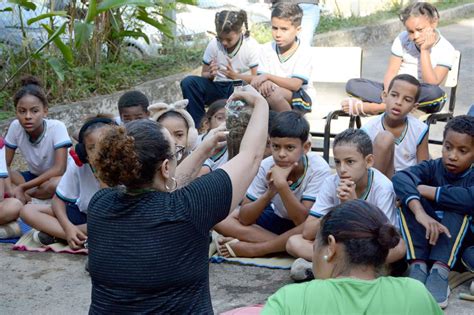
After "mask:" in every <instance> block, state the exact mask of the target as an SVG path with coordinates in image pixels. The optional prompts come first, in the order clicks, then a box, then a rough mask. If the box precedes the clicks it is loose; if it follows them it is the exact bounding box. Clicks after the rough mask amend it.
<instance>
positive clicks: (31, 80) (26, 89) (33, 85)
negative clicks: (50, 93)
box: [13, 76, 48, 108]
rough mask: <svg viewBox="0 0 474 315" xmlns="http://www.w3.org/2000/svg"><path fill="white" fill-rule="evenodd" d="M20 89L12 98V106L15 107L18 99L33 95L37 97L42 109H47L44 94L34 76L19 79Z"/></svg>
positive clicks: (46, 100) (39, 82)
mask: <svg viewBox="0 0 474 315" xmlns="http://www.w3.org/2000/svg"><path fill="white" fill-rule="evenodd" d="M20 82H21V88H20V89H19V90H18V91H17V92H16V93H15V95H14V96H13V105H14V106H15V108H16V105H17V104H18V102H19V101H20V99H21V98H22V97H24V96H27V95H33V96H35V97H37V98H38V99H39V100H40V101H41V103H43V106H44V107H48V99H47V97H46V94H45V93H44V90H43V86H42V84H41V81H40V80H39V79H38V78H36V77H34V76H25V77H23V78H21V79H20Z"/></svg>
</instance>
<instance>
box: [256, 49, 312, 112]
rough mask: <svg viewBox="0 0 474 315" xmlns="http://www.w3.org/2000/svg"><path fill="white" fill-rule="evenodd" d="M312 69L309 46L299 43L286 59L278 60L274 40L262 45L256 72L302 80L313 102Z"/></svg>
mask: <svg viewBox="0 0 474 315" xmlns="http://www.w3.org/2000/svg"><path fill="white" fill-rule="evenodd" d="M312 71H313V55H312V53H311V49H310V47H307V46H305V45H299V46H298V48H297V49H296V51H295V52H294V53H293V55H291V57H289V58H288V59H286V61H280V58H279V56H278V47H277V45H276V43H275V42H274V41H272V42H270V43H267V44H264V45H263V46H262V51H261V53H260V62H259V64H258V70H257V73H258V74H265V73H268V74H272V75H276V76H279V77H282V78H297V79H300V80H302V81H303V85H302V89H303V90H304V91H305V92H306V94H308V96H309V97H310V98H311V101H312V102H313V104H314V102H315V101H316V91H315V90H314V86H313V80H312V78H311V73H312Z"/></svg>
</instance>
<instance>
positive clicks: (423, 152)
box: [416, 132, 430, 163]
mask: <svg viewBox="0 0 474 315" xmlns="http://www.w3.org/2000/svg"><path fill="white" fill-rule="evenodd" d="M428 133H429V132H426V135H425V137H424V138H423V140H422V141H421V143H420V144H419V145H418V148H417V149H416V161H417V163H420V162H421V161H425V160H429V159H430V153H429V148H428Z"/></svg>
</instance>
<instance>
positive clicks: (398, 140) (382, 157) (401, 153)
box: [362, 74, 429, 178]
mask: <svg viewBox="0 0 474 315" xmlns="http://www.w3.org/2000/svg"><path fill="white" fill-rule="evenodd" d="M419 95H420V82H418V80H417V79H415V78H414V77H412V76H411V75H409V74H400V75H397V76H396V77H394V78H393V80H392V81H391V82H390V85H389V86H388V92H383V95H382V98H383V100H384V103H385V104H386V108H385V113H384V114H382V115H379V116H377V117H375V118H373V119H371V120H370V121H368V122H367V123H366V124H365V125H364V126H363V127H362V130H364V131H365V132H367V134H368V135H369V136H370V138H371V139H372V142H373V146H374V167H375V168H376V169H378V170H379V171H381V172H382V173H384V174H385V176H387V177H388V178H392V176H393V174H394V172H395V171H399V170H402V169H404V168H407V167H409V166H412V165H415V164H417V163H419V162H421V161H423V160H427V159H428V158H429V152H428V126H427V125H426V124H425V123H423V122H421V121H420V120H418V119H417V118H415V117H413V116H412V115H410V112H411V111H412V110H413V109H414V108H416V107H417V106H418V103H417V99H418V97H419Z"/></svg>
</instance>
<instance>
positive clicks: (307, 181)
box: [246, 152, 331, 219]
mask: <svg viewBox="0 0 474 315" xmlns="http://www.w3.org/2000/svg"><path fill="white" fill-rule="evenodd" d="M302 159H303V165H304V172H303V175H301V177H300V178H299V179H298V180H297V181H296V182H294V183H293V184H291V186H290V188H291V190H292V191H293V194H294V195H295V196H296V198H298V199H299V200H300V201H304V200H309V201H313V202H314V201H316V200H317V199H318V198H319V195H320V194H321V191H322V189H323V188H322V183H323V181H324V179H325V178H326V177H327V176H330V175H331V169H330V168H329V165H328V163H327V162H326V161H325V160H324V159H323V158H322V157H321V156H319V155H318V154H317V153H314V152H309V153H308V154H306V155H304V156H303V157H302ZM273 165H275V161H274V160H273V157H272V156H269V157H267V158H266V159H265V160H263V161H262V163H261V164H260V168H259V169H258V173H257V176H256V177H255V179H254V180H253V181H252V184H251V185H250V187H249V189H248V190H247V194H246V197H247V198H248V199H250V200H252V201H255V200H257V199H258V198H260V197H261V196H262V195H263V194H264V193H265V192H266V191H267V190H268V180H267V173H268V171H269V170H270V169H271V168H272V166H273ZM271 206H272V208H273V211H274V212H275V214H276V215H278V216H279V217H280V218H283V219H289V216H288V211H287V210H286V208H285V205H284V203H283V201H282V200H281V197H280V195H279V194H276V195H275V196H274V197H273V198H272V201H271Z"/></svg>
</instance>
